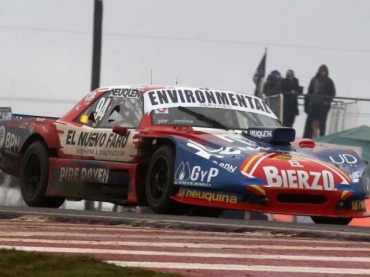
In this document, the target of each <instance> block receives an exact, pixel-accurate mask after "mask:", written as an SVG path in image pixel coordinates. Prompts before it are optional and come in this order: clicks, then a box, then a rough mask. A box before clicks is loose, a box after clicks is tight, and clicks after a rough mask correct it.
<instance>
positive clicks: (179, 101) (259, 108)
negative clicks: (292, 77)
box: [144, 88, 276, 119]
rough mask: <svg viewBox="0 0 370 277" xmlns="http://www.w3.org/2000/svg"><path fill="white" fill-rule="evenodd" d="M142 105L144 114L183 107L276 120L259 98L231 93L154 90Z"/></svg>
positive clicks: (183, 89)
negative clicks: (251, 113) (243, 112)
mask: <svg viewBox="0 0 370 277" xmlns="http://www.w3.org/2000/svg"><path fill="white" fill-rule="evenodd" d="M144 103H145V106H144V110H145V112H146V113H148V112H150V111H152V110H156V109H161V108H173V107H178V106H183V107H204V108H218V109H233V110H241V111H246V112H253V113H258V114H263V115H266V116H269V117H272V118H275V119H276V116H275V115H274V114H273V113H272V111H271V110H270V108H269V107H268V106H267V105H266V104H265V103H264V102H263V101H262V100H261V99H260V98H258V97H254V96H250V95H247V94H240V93H235V92H231V91H215V90H202V89H187V88H176V89H156V90H151V91H148V92H147V93H145V94H144Z"/></svg>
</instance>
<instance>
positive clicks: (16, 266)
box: [0, 249, 180, 277]
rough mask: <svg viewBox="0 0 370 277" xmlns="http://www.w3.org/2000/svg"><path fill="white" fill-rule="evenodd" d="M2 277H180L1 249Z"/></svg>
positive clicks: (83, 258) (80, 258)
mask: <svg viewBox="0 0 370 277" xmlns="http://www.w3.org/2000/svg"><path fill="white" fill-rule="evenodd" d="M0 276H1V277H50V276H53V277H67V276H68V277H71V276H73V277H87V276H89V277H90V276H92V277H97V276H99V277H113V276H114V277H123V276H125V277H126V276H130V277H131V276H132V277H134V276H135V277H179V276H180V275H174V274H166V273H158V272H154V271H151V270H142V269H139V268H129V267H119V266H116V265H112V264H108V263H104V262H101V261H99V260H97V259H94V258H92V257H88V256H80V255H78V256H75V255H74V256H58V255H53V254H44V253H36V252H24V251H17V250H5V249H0Z"/></svg>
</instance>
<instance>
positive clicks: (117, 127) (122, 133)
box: [113, 125, 128, 137]
mask: <svg viewBox="0 0 370 277" xmlns="http://www.w3.org/2000/svg"><path fill="white" fill-rule="evenodd" d="M113 133H115V134H118V135H120V136H124V137H125V136H126V135H127V134H128V129H127V128H126V127H123V126H121V125H114V127H113Z"/></svg>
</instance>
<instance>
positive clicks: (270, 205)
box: [172, 187, 370, 218]
mask: <svg viewBox="0 0 370 277" xmlns="http://www.w3.org/2000/svg"><path fill="white" fill-rule="evenodd" d="M184 189H185V190H190V191H197V190H196V189H192V188H184ZM264 191H265V194H264V195H263V196H261V197H260V201H258V203H256V202H255V201H252V202H244V201H240V200H239V199H238V201H234V202H233V203H231V202H230V201H219V200H221V199H222V198H221V197H208V199H206V198H205V197H203V198H201V197H199V194H197V193H190V194H189V193H187V194H185V193H181V194H180V193H178V194H176V195H175V196H173V197H172V198H173V199H174V200H176V201H178V202H181V203H184V204H189V205H197V206H207V207H215V208H222V209H233V210H244V211H256V212H263V213H279V214H291V215H305V216H328V217H351V218H357V217H370V213H369V212H366V207H365V205H364V200H365V199H361V200H348V199H347V200H343V191H324V190H322V191H321V190H320V191H317V190H301V189H286V188H285V189H281V188H274V187H264ZM206 193H207V192H206ZM208 193H211V194H213V195H217V194H222V195H225V193H220V192H208ZM189 196H190V197H189ZM215 200H216V201H215ZM341 202H342V203H345V205H341ZM362 203H363V204H362Z"/></svg>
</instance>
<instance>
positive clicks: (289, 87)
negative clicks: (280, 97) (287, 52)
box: [281, 69, 302, 127]
mask: <svg viewBox="0 0 370 277" xmlns="http://www.w3.org/2000/svg"><path fill="white" fill-rule="evenodd" d="M281 92H282V93H283V94H284V105H283V107H284V114H283V125H284V126H285V127H292V126H293V123H294V120H295V117H296V116H297V115H298V114H299V111H298V99H297V95H298V94H301V93H302V88H301V87H300V86H299V81H298V79H297V78H296V77H295V76H294V71H293V70H291V69H289V70H288V71H287V72H286V77H285V78H284V79H283V81H282V83H281Z"/></svg>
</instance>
